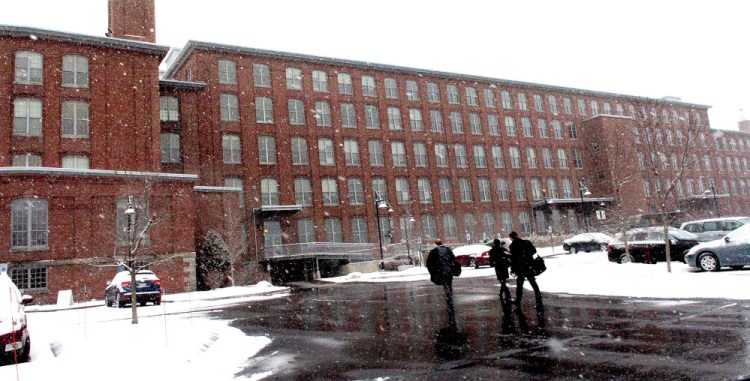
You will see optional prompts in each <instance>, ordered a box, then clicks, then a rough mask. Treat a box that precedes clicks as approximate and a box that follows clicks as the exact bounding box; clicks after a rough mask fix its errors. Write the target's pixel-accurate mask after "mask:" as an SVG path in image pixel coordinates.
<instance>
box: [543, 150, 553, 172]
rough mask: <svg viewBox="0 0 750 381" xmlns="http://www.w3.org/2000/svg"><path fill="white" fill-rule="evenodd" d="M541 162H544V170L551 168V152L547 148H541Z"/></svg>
mask: <svg viewBox="0 0 750 381" xmlns="http://www.w3.org/2000/svg"><path fill="white" fill-rule="evenodd" d="M542 160H543V161H544V168H547V169H549V168H553V167H554V163H553V161H552V150H550V149H549V148H542Z"/></svg>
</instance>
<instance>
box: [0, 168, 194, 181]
mask: <svg viewBox="0 0 750 381" xmlns="http://www.w3.org/2000/svg"><path fill="white" fill-rule="evenodd" d="M0 175H57V176H84V177H123V178H142V179H158V180H171V181H198V175H185V174H181V173H166V172H140V171H113V170H106V169H72V168H56V167H0Z"/></svg>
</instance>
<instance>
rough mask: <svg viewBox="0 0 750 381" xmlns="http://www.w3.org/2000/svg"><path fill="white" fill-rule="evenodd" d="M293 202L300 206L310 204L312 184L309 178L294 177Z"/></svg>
mask: <svg viewBox="0 0 750 381" xmlns="http://www.w3.org/2000/svg"><path fill="white" fill-rule="evenodd" d="M294 203H295V204H297V205H301V206H311V205H312V185H311V184H310V179H308V178H306V177H297V178H295V179H294Z"/></svg>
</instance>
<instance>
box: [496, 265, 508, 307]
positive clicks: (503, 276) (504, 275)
mask: <svg viewBox="0 0 750 381" xmlns="http://www.w3.org/2000/svg"><path fill="white" fill-rule="evenodd" d="M495 275H496V276H497V280H498V281H499V282H500V296H501V297H502V296H505V301H509V300H510V289H508V285H507V284H506V283H505V281H506V280H508V268H506V267H495Z"/></svg>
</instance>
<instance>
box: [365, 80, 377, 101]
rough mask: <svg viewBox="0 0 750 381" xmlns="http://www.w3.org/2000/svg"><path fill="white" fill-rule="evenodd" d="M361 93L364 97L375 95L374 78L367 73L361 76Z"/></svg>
mask: <svg viewBox="0 0 750 381" xmlns="http://www.w3.org/2000/svg"><path fill="white" fill-rule="evenodd" d="M362 95H363V96H366V97H375V96H377V94H376V93H375V78H373V77H370V76H369V75H363V76H362Z"/></svg>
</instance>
